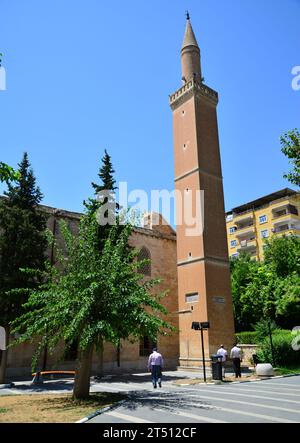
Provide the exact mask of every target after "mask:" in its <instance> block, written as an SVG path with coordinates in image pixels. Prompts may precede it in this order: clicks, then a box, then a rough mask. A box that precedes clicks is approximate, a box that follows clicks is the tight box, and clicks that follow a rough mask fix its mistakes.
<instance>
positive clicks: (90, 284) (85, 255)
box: [14, 214, 173, 399]
mask: <svg viewBox="0 0 300 443" xmlns="http://www.w3.org/2000/svg"><path fill="white" fill-rule="evenodd" d="M61 231H62V235H63V237H64V240H65V243H66V250H67V253H66V256H64V255H63V254H62V253H61V254H60V262H61V263H60V266H59V267H58V268H56V269H54V268H52V269H48V273H47V275H48V278H47V280H46V281H45V282H44V283H43V285H41V286H40V287H39V288H38V289H33V290H32V291H30V297H29V301H28V302H27V303H26V305H25V307H26V308H27V312H26V313H25V314H24V315H22V316H21V317H20V318H18V319H17V320H16V321H15V322H14V326H15V331H17V332H19V333H21V334H22V335H21V338H20V339H19V340H18V342H23V341H26V340H30V339H32V338H33V337H41V338H40V346H39V349H42V348H43V346H44V344H45V337H46V336H47V331H48V330H51V332H52V333H51V335H50V337H48V343H47V344H48V348H49V350H50V351H53V350H54V349H55V347H56V345H57V344H58V342H59V341H60V340H62V339H63V340H65V341H66V342H73V341H74V340H77V341H78V343H79V357H78V365H77V370H76V376H75V384H74V391H73V395H74V398H76V399H78V398H86V397H87V396H88V395H89V386H90V373H91V362H92V355H93V350H94V349H95V348H97V347H98V346H99V344H100V345H101V343H102V342H103V341H108V342H111V343H113V344H115V345H116V346H117V345H118V343H119V342H120V339H123V340H132V341H135V340H138V339H139V338H140V337H141V336H144V335H147V336H149V337H152V338H153V339H155V338H156V337H157V336H158V335H159V334H166V333H168V332H169V331H172V330H173V328H172V326H171V325H170V324H169V323H168V322H166V320H165V315H166V314H167V311H166V310H165V308H164V307H163V306H162V305H161V303H160V302H161V298H162V297H163V296H164V295H165V294H162V293H159V294H156V293H155V292H154V288H155V286H156V285H157V284H158V283H159V281H158V280H154V279H145V278H143V277H144V276H143V275H140V274H139V272H137V271H138V269H139V267H140V266H142V265H143V263H142V262H138V261H137V260H136V257H137V252H136V251H134V250H131V251H130V252H129V253H128V240H129V237H130V235H131V233H132V227H131V226H130V225H129V224H127V225H125V226H124V228H123V229H122V230H121V231H120V230H118V228H117V226H112V227H111V229H110V233H109V236H108V238H107V239H106V241H105V243H104V247H103V250H102V251H99V250H95V241H96V240H97V236H98V223H97V220H96V216H95V215H94V216H91V215H90V214H88V215H84V216H83V217H82V219H81V221H80V226H79V233H78V235H77V236H75V235H73V234H72V233H71V231H70V230H69V229H68V228H67V226H66V225H65V224H62V225H61Z"/></svg>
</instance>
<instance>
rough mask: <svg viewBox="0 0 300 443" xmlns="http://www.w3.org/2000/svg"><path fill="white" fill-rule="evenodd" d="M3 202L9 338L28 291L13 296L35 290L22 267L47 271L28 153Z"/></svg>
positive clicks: (1, 301) (0, 270) (0, 240)
mask: <svg viewBox="0 0 300 443" xmlns="http://www.w3.org/2000/svg"><path fill="white" fill-rule="evenodd" d="M5 196H6V197H4V198H2V199H1V200H0V229H1V235H0V257H1V260H0V324H1V326H4V327H5V329H6V332H7V337H9V325H10V322H11V321H12V320H14V319H15V318H16V317H17V316H18V315H19V314H20V311H21V306H22V304H23V303H24V302H25V301H26V292H23V293H22V295H21V294H17V293H14V294H13V293H12V292H11V291H12V290H15V289H17V288H28V289H29V288H33V287H35V286H36V285H37V284H38V281H37V279H36V277H35V276H33V275H30V274H24V273H23V272H22V268H32V269H43V266H44V265H43V264H44V260H45V250H46V246H47V240H46V236H45V227H46V223H45V218H44V216H43V215H42V214H41V213H40V212H39V211H38V209H37V205H38V204H39V203H40V201H41V199H42V194H41V191H40V189H39V188H38V186H36V179H35V177H34V174H33V171H32V169H31V167H30V163H29V161H28V155H27V153H25V154H24V156H23V159H22V161H21V163H20V164H19V169H18V174H17V176H16V181H15V183H11V182H8V191H7V192H5ZM6 360H7V351H4V352H3V355H2V359H1V366H0V383H2V382H3V380H4V378H5V370H6Z"/></svg>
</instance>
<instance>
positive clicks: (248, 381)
mask: <svg viewBox="0 0 300 443" xmlns="http://www.w3.org/2000/svg"><path fill="white" fill-rule="evenodd" d="M299 375H300V373H297V374H287V375H275V376H274V377H262V378H255V379H254V380H244V381H233V382H231V384H239V383H253V382H257V381H265V380H274V379H277V378H288V377H295V376H299Z"/></svg>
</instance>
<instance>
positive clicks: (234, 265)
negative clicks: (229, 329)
mask: <svg viewBox="0 0 300 443" xmlns="http://www.w3.org/2000/svg"><path fill="white" fill-rule="evenodd" d="M230 269H231V290H232V298H233V309H234V319H235V329H236V331H237V332H239V331H245V330H249V329H250V328H251V322H252V320H251V318H249V316H248V315H247V312H248V305H249V300H248V301H247V300H246V289H247V287H248V286H249V284H250V283H251V282H252V280H253V277H254V274H256V273H257V269H258V263H257V262H255V261H253V260H251V257H250V255H248V254H241V255H240V256H239V258H234V259H231V261H230ZM247 297H248V294H247ZM250 306H252V301H251V302H250ZM250 311H251V308H250Z"/></svg>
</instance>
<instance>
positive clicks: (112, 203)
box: [84, 150, 122, 251]
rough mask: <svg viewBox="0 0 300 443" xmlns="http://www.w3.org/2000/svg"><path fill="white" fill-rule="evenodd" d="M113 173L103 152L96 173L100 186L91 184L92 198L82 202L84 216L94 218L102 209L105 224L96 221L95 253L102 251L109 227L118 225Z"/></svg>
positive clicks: (109, 158) (108, 159) (110, 164)
mask: <svg viewBox="0 0 300 443" xmlns="http://www.w3.org/2000/svg"><path fill="white" fill-rule="evenodd" d="M114 173H115V170H114V168H113V165H112V161H111V157H110V155H109V154H108V153H107V151H106V150H105V151H104V156H103V158H102V165H101V167H100V168H99V172H98V177H99V178H100V180H101V184H97V183H94V182H92V187H93V189H94V197H93V198H89V199H88V200H87V201H84V206H85V208H86V214H87V215H89V216H94V215H95V214H97V212H98V211H100V210H101V208H102V216H103V218H104V221H105V224H103V223H101V222H100V221H99V219H98V222H99V225H98V236H97V238H98V240H97V242H96V245H95V248H96V249H97V251H99V250H100V251H101V250H102V249H103V247H104V243H105V240H106V239H107V238H108V236H109V232H110V228H111V225H112V224H115V223H117V224H118V220H117V217H118V212H119V209H120V208H119V205H118V203H117V202H116V199H115V191H116V189H117V187H116V181H115V178H114ZM98 213H99V212H98ZM118 226H119V229H121V228H122V227H121V225H118Z"/></svg>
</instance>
